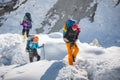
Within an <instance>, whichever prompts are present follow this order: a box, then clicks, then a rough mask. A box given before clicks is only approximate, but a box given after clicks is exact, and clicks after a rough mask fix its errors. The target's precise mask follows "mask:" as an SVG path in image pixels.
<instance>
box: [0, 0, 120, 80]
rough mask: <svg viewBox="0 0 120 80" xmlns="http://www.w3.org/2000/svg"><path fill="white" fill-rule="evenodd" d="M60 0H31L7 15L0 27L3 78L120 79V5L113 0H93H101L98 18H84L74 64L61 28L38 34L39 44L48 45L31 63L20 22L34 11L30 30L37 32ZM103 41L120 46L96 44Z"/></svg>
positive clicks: (31, 79)
mask: <svg viewBox="0 0 120 80" xmlns="http://www.w3.org/2000/svg"><path fill="white" fill-rule="evenodd" d="M4 1H10V0H4ZM22 1H23V0H20V3H22ZM56 1H57V0H28V1H27V2H26V3H25V4H23V5H21V6H20V7H19V8H18V9H17V10H16V11H13V12H11V13H10V14H5V15H4V16H3V17H5V18H7V19H6V21H5V22H4V24H3V25H2V27H0V80H120V36H119V32H120V27H119V25H120V22H119V21H120V14H119V13H120V5H118V6H116V7H114V5H115V2H114V1H113V0H95V1H94V3H91V6H92V4H95V3H96V1H97V2H98V8H97V10H96V12H95V14H96V15H95V17H94V20H95V21H94V22H93V23H90V21H89V20H88V18H84V19H82V20H81V21H80V23H79V26H80V28H81V33H80V36H79V40H81V41H82V42H81V41H79V40H78V42H77V44H78V46H79V49H80V51H79V54H78V56H77V58H76V63H75V64H74V66H69V65H68V59H67V50H66V46H65V43H64V41H63V38H62V33H60V32H55V33H51V34H37V36H39V44H40V45H41V44H43V43H44V44H45V46H44V49H43V48H41V49H38V53H39V55H40V56H41V60H40V61H36V58H35V59H34V62H33V63H29V58H28V57H29V56H28V53H27V52H26V51H25V47H26V40H23V39H22V36H21V31H22V26H20V22H21V21H22V20H23V16H24V14H25V13H26V12H30V13H31V14H32V20H33V23H32V24H33V28H32V29H31V31H30V34H36V33H35V29H36V28H40V27H42V26H41V22H42V21H43V20H44V18H45V17H46V14H47V12H48V10H49V9H50V8H51V7H52V6H53V5H54V4H55V3H56ZM2 2H3V1H2ZM18 5H19V4H18ZM30 5H31V6H30ZM16 6H17V5H16ZM88 9H89V7H88ZM54 24H55V23H54V22H52V23H51V25H54ZM47 27H48V29H49V26H47ZM61 31H62V30H61ZM45 32H47V29H46V31H45ZM94 38H97V39H95V40H94V41H93V42H94V43H90V44H88V43H87V42H91V41H92V40H93V39H94ZM83 42H86V43H83ZM99 42H101V43H102V45H104V46H105V47H106V46H110V45H118V47H117V46H112V47H108V48H104V47H97V46H93V45H98V46H100V44H99ZM44 55H45V56H44ZM44 58H45V59H44Z"/></svg>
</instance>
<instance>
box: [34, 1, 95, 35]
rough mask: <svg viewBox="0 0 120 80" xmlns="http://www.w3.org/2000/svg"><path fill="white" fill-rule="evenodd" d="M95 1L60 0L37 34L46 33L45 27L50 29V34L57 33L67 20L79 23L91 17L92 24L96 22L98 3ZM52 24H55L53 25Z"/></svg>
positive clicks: (47, 15) (49, 12)
mask: <svg viewBox="0 0 120 80" xmlns="http://www.w3.org/2000/svg"><path fill="white" fill-rule="evenodd" d="M93 1H94V0H58V1H57V3H56V4H55V5H54V6H53V8H51V9H50V10H49V11H48V14H46V18H45V19H44V21H43V22H42V23H41V24H42V27H41V28H39V29H36V31H37V33H40V32H44V29H43V27H46V26H47V27H49V28H50V29H49V31H48V33H50V32H56V31H59V30H60V29H62V27H63V23H64V22H65V21H66V20H67V19H70V18H72V19H74V20H76V21H77V22H79V21H80V20H81V19H83V18H85V17H89V20H90V21H91V22H93V21H94V15H95V11H96V8H97V3H93ZM51 22H54V23H55V24H54V25H52V24H51Z"/></svg>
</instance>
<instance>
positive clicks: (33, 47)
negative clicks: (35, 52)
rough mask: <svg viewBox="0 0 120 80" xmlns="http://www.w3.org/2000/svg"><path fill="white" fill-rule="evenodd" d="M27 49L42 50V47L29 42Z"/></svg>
mask: <svg viewBox="0 0 120 80" xmlns="http://www.w3.org/2000/svg"><path fill="white" fill-rule="evenodd" d="M29 47H30V48H31V49H37V48H38V49H39V48H42V47H43V46H39V45H38V43H37V42H32V41H30V44H29Z"/></svg>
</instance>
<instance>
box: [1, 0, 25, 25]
mask: <svg viewBox="0 0 120 80" xmlns="http://www.w3.org/2000/svg"><path fill="white" fill-rule="evenodd" d="M26 1H27V0H24V1H23V2H22V3H21V4H24V3H25V2H26ZM16 4H19V0H11V1H7V2H5V1H4V0H2V1H0V26H1V25H2V24H3V22H4V21H5V20H6V18H4V17H1V16H3V15H4V14H5V13H10V12H11V11H14V10H16V9H18V7H19V5H18V6H16V7H14V6H15V5H16ZM21 4H20V5H21Z"/></svg>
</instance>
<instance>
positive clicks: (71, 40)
mask: <svg viewBox="0 0 120 80" xmlns="http://www.w3.org/2000/svg"><path fill="white" fill-rule="evenodd" d="M77 29H78V25H77V24H74V25H73V26H72V27H71V28H69V29H68V31H67V32H66V34H65V36H64V41H65V42H66V47H67V51H68V63H69V65H73V62H75V58H76V56H77V54H78V52H79V48H78V46H77V44H76V41H77V39H78V35H79V33H78V30H77ZM79 29H80V28H79ZM79 31H80V30H79Z"/></svg>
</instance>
